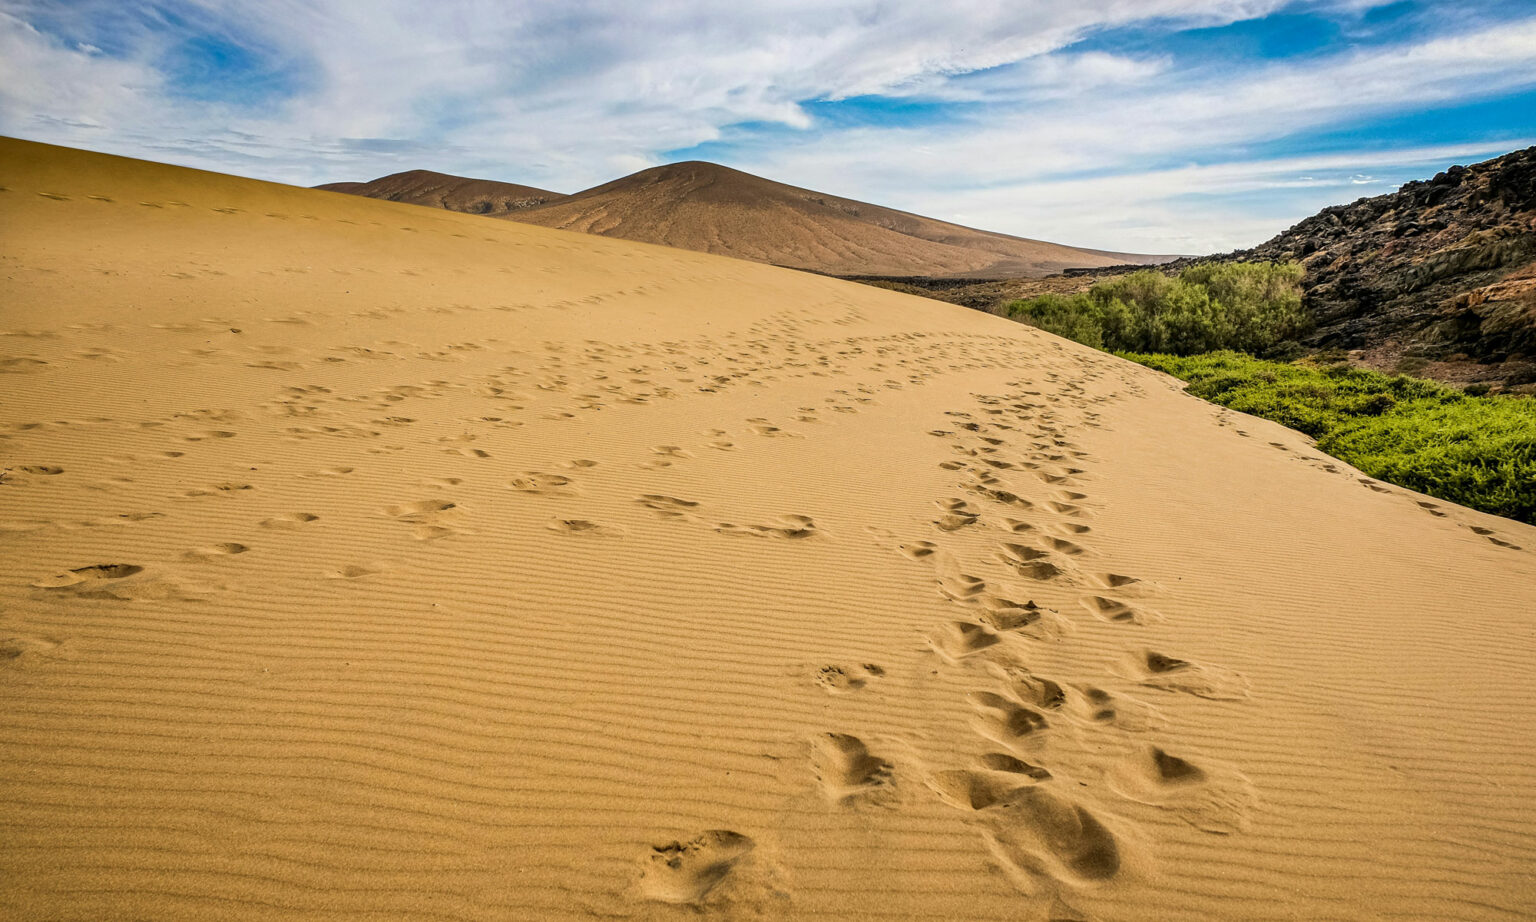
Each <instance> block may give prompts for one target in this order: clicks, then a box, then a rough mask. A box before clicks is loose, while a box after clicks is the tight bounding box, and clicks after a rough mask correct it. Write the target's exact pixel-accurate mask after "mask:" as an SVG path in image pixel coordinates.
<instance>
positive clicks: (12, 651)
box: [0, 635, 59, 666]
mask: <svg viewBox="0 0 1536 922" xmlns="http://www.w3.org/2000/svg"><path fill="white" fill-rule="evenodd" d="M58 647H59V644H58V642H57V641H53V640H48V639H46V638H43V637H21V636H17V635H7V636H4V637H0V666H14V665H19V664H21V663H26V662H29V661H31V660H35V659H47V658H48V657H49V655H50V654H51V653H52V652H53V651H54V650H56V649H58Z"/></svg>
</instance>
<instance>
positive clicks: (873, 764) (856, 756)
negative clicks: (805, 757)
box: [811, 733, 891, 804]
mask: <svg viewBox="0 0 1536 922" xmlns="http://www.w3.org/2000/svg"><path fill="white" fill-rule="evenodd" d="M811 761H812V764H813V766H814V768H815V771H816V779H817V781H819V782H820V783H821V789H822V791H823V793H825V794H826V795H827V799H828V800H831V801H832V802H834V803H838V804H848V803H852V802H853V801H855V800H861V799H863V800H867V799H870V798H872V797H875V796H877V795H879V794H880V793H882V792H883V791H885V790H887V789H888V787H889V785H890V783H891V763H889V762H887V761H886V760H884V759H881V758H878V757H876V756H874V755H871V754H870V752H869V747H867V746H865V745H864V741H863V740H861V739H859V738H858V737H856V736H850V735H848V734H846V733H823V734H821V735H820V736H819V737H817V739H816V742H815V745H814V747H813V751H812V756H811Z"/></svg>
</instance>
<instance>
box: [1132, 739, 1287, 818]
mask: <svg viewBox="0 0 1536 922" xmlns="http://www.w3.org/2000/svg"><path fill="white" fill-rule="evenodd" d="M1108 780H1109V786H1110V788H1111V789H1112V790H1114V791H1115V792H1116V793H1117V794H1120V795H1121V796H1123V797H1127V798H1129V799H1131V800H1134V801H1138V802H1140V803H1145V804H1151V805H1153V806H1159V807H1163V808H1164V809H1167V810H1169V811H1171V812H1172V813H1174V814H1176V815H1177V816H1178V817H1179V818H1180V819H1182V820H1184V821H1185V822H1187V823H1189V824H1190V825H1192V826H1194V827H1195V828H1197V829H1201V830H1203V831H1205V832H1210V833H1215V834H1217V835H1231V834H1233V833H1237V832H1242V831H1244V830H1246V829H1247V828H1248V822H1249V816H1250V814H1251V813H1252V811H1253V807H1254V805H1255V803H1256V801H1257V799H1258V795H1257V793H1256V792H1255V790H1254V786H1253V783H1252V782H1251V781H1249V780H1248V779H1247V778H1246V777H1244V776H1243V775H1242V774H1240V773H1239V772H1237V771H1235V770H1233V769H1230V768H1227V767H1225V766H1220V765H1217V764H1214V763H1207V764H1204V765H1196V764H1195V763H1194V762H1191V761H1189V760H1188V759H1185V758H1183V757H1182V756H1177V755H1174V754H1173V753H1170V752H1168V751H1167V750H1165V749H1162V748H1160V747H1157V746H1147V747H1145V748H1143V749H1141V750H1138V751H1137V752H1136V753H1134V754H1133V755H1131V756H1130V757H1129V758H1127V759H1126V760H1125V761H1123V762H1122V763H1120V764H1119V765H1118V766H1116V767H1115V768H1114V769H1113V770H1111V771H1110V772H1109V774H1108Z"/></svg>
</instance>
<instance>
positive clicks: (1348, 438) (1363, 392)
mask: <svg viewBox="0 0 1536 922" xmlns="http://www.w3.org/2000/svg"><path fill="white" fill-rule="evenodd" d="M1124 357H1125V358H1128V359H1131V360H1132V361H1136V362H1140V363H1141V364H1143V365H1147V366H1149V367H1151V368H1156V369H1159V370H1161V371H1165V372H1167V373H1169V374H1171V375H1173V376H1175V377H1177V378H1182V379H1183V380H1185V381H1187V382H1189V388H1188V389H1189V392H1190V393H1192V394H1194V395H1196V396H1198V397H1203V398H1205V399H1206V400H1209V401H1211V402H1213V403H1219V404H1221V405H1222V406H1226V407H1231V408H1232V409H1234V410H1241V411H1242V412H1244V413H1251V414H1253V415H1254V416H1262V417H1264V418H1265V419H1271V420H1274V421H1275V422H1278V423H1280V424H1282V425H1285V426H1289V427H1291V428H1292V429H1297V430H1299V431H1301V432H1304V433H1306V434H1307V435H1310V436H1312V437H1313V438H1315V439H1316V440H1317V447H1318V448H1319V449H1321V450H1322V451H1325V452H1327V453H1328V454H1330V455H1333V456H1334V457H1336V458H1340V459H1342V460H1343V461H1345V462H1347V463H1349V464H1352V465H1354V466H1355V467H1357V468H1359V469H1360V470H1361V471H1364V472H1365V473H1366V474H1368V475H1370V476H1371V477H1375V478H1378V479H1380V480H1384V481H1387V482H1389V483H1395V484H1398V485H1399V486H1403V487H1407V488H1408V489H1411V490H1417V491H1418V492H1420V493H1427V494H1429V495H1431V496H1438V497H1440V498H1441V499H1444V500H1448V501H1450V502H1453V503H1460V504H1462V505H1463V506H1469V507H1471V508H1473V509H1480V510H1482V511H1484V512H1490V513H1493V514H1494V515H1502V516H1507V517H1509V518H1512V519H1518V520H1520V521H1522V522H1530V523H1532V524H1536V399H1532V398H1528V397H1501V396H1488V397H1484V396H1473V395H1470V394H1466V393H1463V392H1461V391H1458V390H1455V389H1453V388H1448V387H1444V386H1442V385H1439V384H1436V383H1434V382H1432V381H1424V380H1421V379H1418V378H1409V377H1405V376H1403V375H1396V376H1388V375H1383V374H1378V373H1376V372H1373V371H1366V370H1364V369H1359V368H1350V367H1348V366H1343V365H1335V366H1318V365H1315V364H1307V363H1305V362H1298V363H1293V364H1284V363H1280V362H1266V361H1263V360H1261V359H1256V358H1253V357H1252V356H1247V355H1240V354H1238V353H1235V352H1213V353H1211V354H1209V355H1198V356H1190V357H1180V356H1173V355H1144V354H1131V353H1126V354H1124Z"/></svg>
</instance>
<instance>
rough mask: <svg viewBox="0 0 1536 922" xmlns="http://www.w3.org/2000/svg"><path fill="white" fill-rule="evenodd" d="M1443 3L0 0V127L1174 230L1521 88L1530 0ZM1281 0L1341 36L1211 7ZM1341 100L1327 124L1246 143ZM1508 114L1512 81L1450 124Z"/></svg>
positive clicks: (313, 161) (1485, 146) (1257, 7)
mask: <svg viewBox="0 0 1536 922" xmlns="http://www.w3.org/2000/svg"><path fill="white" fill-rule="evenodd" d="M1466 7H1467V8H1466V9H1465V10H1463V11H1462V14H1463V15H1460V16H1458V17H1456V21H1457V22H1460V23H1462V26H1461V29H1462V31H1459V32H1457V31H1454V26H1452V25H1449V24H1446V23H1444V22H1442V21H1441V20H1445V19H1447V18H1446V17H1438V18H1436V17H1432V16H1430V15H1428V14H1429V13H1430V12H1432V10H1431V8H1430V7H1429V6H1428V5H1423V4H1421V5H1417V6H1416V5H1415V4H1411V3H1410V4H1402V3H1392V4H1386V3H1383V2H1373V0H1333V2H1329V0H1301V2H1288V0H1236V2H1234V0H1139V2H1136V3H1126V2H1123V0H1084V2H1079V3H1075V4H1062V3H1056V2H1052V0H1032V2H1031V0H1018V2H1001V0H962V2H956V3H948V4H934V3H928V2H889V0H888V2H873V0H831V2H815V0H767V2H760V3H753V4H735V5H724V4H717V3H707V2H704V0H692V2H689V0H681V2H675V3H666V4H635V3H630V2H618V0H588V2H555V0H546V2H529V3H518V4H495V3H483V2H478V0H451V2H450V0H445V2H441V3H437V4H432V5H423V4H419V3H414V2H408V0H331V2H325V3H310V2H301V0H267V2H264V3H259V4H251V3H241V2H237V0H77V2H73V3H68V4H60V3H56V2H41V0H0V131H3V132H5V133H7V134H13V135H17V136H21V137H28V138H35V139H38V140H45V141H52V142H55V143H63V144H73V145H77V146H84V147H90V148H94V149H101V150H109V151H112V152H115V153H124V154H129V155H135V156H145V157H150V158H152V159H161V160H169V161H172V162H178V163H184V164H187V165H192V166H199V167H203V168H211V169H221V170H225V171H229V172H236V173H243V174H247V175H255V176H260V177H263V178H271V179H278V180H282V181H288V182H296V183H304V184H310V183H316V182H322V181H327V180H332V179H340V178H368V177H371V176H374V175H379V174H382V173H385V172H389V171H391V170H396V169H404V168H408V167H417V166H423V167H429V168H434V169H440V170H446V171H454V172H463V173H468V174H471V175H485V176H491V177H494V178H503V179H507V180H510V181H517V182H526V183H530V184H534V185H540V186H544V187H548V188H557V189H568V190H575V189H578V188H582V187H584V186H587V185H591V184H594V183H597V182H600V181H604V180H607V179H611V178H613V177H614V175H615V174H616V173H617V172H621V171H626V170H631V169H636V168H639V167H642V166H645V165H650V164H654V163H656V162H660V161H662V160H664V159H666V158H668V157H669V156H673V155H674V154H676V155H679V156H683V155H692V154H698V155H701V156H709V157H711V158H713V159H720V160H724V161H726V162H730V163H731V164H732V165H735V166H740V167H742V168H745V169H750V170H753V171H755V172H761V173H764V174H766V175H769V176H772V177H774V178H780V179H783V180H785V181H789V182H795V183H798V184H802V185H810V186H813V187H818V188H822V189H825V190H827V191H831V192H836V193H838V194H843V195H849V196H853V197H860V198H867V199H870V200H874V201H879V202H881V203H884V204H892V205H895V206H897V207H907V208H911V209H913V210H924V211H927V212H928V213H934V214H937V215H939V216H944V217H952V218H958V219H962V220H967V221H970V222H971V223H975V224H979V225H982V226H987V227H992V228H995V229H999V230H1005V231H1008V232H1011V233H1019V234H1024V235H1029V236H1040V237H1047V238H1053V237H1054V238H1061V239H1066V240H1068V241H1069V242H1079V243H1085V244H1090V245H1096V246H1104V247H1113V248H1120V249H1131V248H1138V249H1152V250H1157V251H1162V252H1168V251H1180V252H1184V251H1191V250H1192V249H1196V248H1226V247H1228V246H1231V245H1235V244H1237V243H1243V242H1249V243H1251V242H1256V240H1257V239H1261V238H1262V237H1263V236H1267V235H1268V234H1269V233H1272V232H1274V231H1276V230H1279V229H1280V227H1281V226H1283V225H1284V224H1285V223H1289V220H1290V219H1294V218H1295V217H1299V216H1300V213H1296V214H1292V213H1290V211H1289V209H1295V208H1301V207H1310V206H1311V205H1312V204H1313V203H1314V202H1317V201H1319V200H1320V199H1321V198H1322V197H1323V196H1326V195H1345V194H1346V193H1358V192H1359V191H1362V190H1374V189H1376V188H1377V187H1378V185H1382V184H1384V183H1386V182H1387V181H1389V180H1393V179H1394V178H1396V181H1401V178H1406V177H1401V178H1397V177H1399V174H1398V173H1396V172H1394V171H1393V167H1392V164H1391V163H1390V162H1389V161H1392V160H1393V158H1394V157H1398V158H1399V159H1400V155H1399V154H1396V153H1393V152H1394V151H1402V150H1421V151H1422V149H1424V148H1425V144H1424V142H1423V140H1422V139H1420V138H1417V137H1414V136H1413V132H1412V131H1408V132H1406V133H1405V132H1404V131H1403V130H1401V129H1398V130H1397V131H1396V132H1395V134H1394V135H1393V136H1391V137H1385V138H1382V137H1371V136H1369V133H1368V132H1367V131H1364V130H1363V128H1362V126H1367V125H1368V124H1369V123H1370V122H1371V121H1372V120H1373V119H1380V118H1383V117H1386V116H1388V115H1393V114H1397V115H1402V114H1403V113H1410V114H1411V113H1412V112H1415V111H1422V110H1425V109H1430V108H1435V107H1444V106H1454V105H1460V104H1463V103H1465V102H1467V101H1469V100H1479V99H1497V98H1501V97H1503V96H1510V95H1512V94H1519V93H1521V92H1525V91H1528V90H1531V89H1533V88H1536V17H1533V16H1530V15H1529V12H1528V11H1526V12H1524V13H1522V12H1521V11H1520V10H1519V8H1518V5H1516V6H1515V7H1513V8H1511V7H1510V5H1509V4H1504V3H1500V2H1497V0H1487V2H1476V0H1469V2H1468V3H1467V4H1466ZM1512 10H1513V11H1512ZM1298 17H1301V18H1302V20H1303V24H1306V23H1307V22H1312V21H1315V22H1317V23H1322V24H1332V25H1333V26H1335V27H1336V31H1337V32H1338V33H1339V35H1341V36H1345V38H1341V39H1339V40H1338V41H1337V42H1335V43H1334V44H1333V45H1329V46H1328V47H1326V48H1323V49H1321V50H1319V49H1316V48H1308V49H1307V52H1306V54H1304V55H1298V56H1296V57H1295V59H1294V60H1293V59H1290V58H1288V57H1287V55H1285V54H1283V53H1281V54H1275V53H1271V52H1268V51H1266V52H1265V53H1262V54H1260V53H1252V54H1249V53H1245V52H1243V51H1242V43H1240V42H1236V41H1229V40H1227V38H1226V34H1225V31H1224V30H1227V29H1236V28H1241V29H1246V30H1248V31H1247V32H1245V33H1244V34H1245V35H1251V34H1258V35H1260V36H1262V35H1263V34H1264V29H1265V27H1266V23H1268V22H1270V21H1271V19H1272V18H1273V20H1274V21H1275V22H1280V21H1281V20H1286V21H1293V20H1296V19H1297V18H1298ZM1309 17H1310V19H1309ZM1234 24H1240V25H1236V26H1234ZM1293 25H1294V23H1293ZM1201 42H1205V43H1206V44H1205V45H1201V44H1200V43H1201ZM1215 51H1219V52H1220V53H1211V52H1215ZM1351 129H1362V134H1361V136H1360V137H1359V138H1358V139H1356V140H1357V143H1355V145H1354V147H1355V149H1356V150H1357V151H1358V153H1355V154H1347V155H1346V154H1329V158H1331V159H1327V160H1326V163H1324V160H1323V159H1320V151H1313V153H1314V154H1316V155H1315V156H1312V158H1311V159H1310V160H1308V161H1307V162H1306V163H1305V164H1300V163H1299V164H1298V165H1297V169H1298V170H1300V171H1301V172H1300V173H1298V174H1297V175H1295V176H1291V177H1290V178H1289V179H1286V178H1284V176H1283V175H1282V174H1281V173H1277V172H1275V169H1276V167H1275V165H1276V164H1280V163H1290V162H1291V160H1292V159H1293V158H1291V157H1289V156H1288V155H1291V154H1297V155H1299V154H1303V153H1307V152H1308V145H1309V144H1312V143H1313V140H1312V139H1314V136H1317V135H1319V134H1320V133H1323V132H1334V133H1337V132H1339V131H1346V132H1347V131H1349V130H1351ZM1526 129H1530V130H1526ZM1532 134H1536V117H1533V115H1532V113H1531V112H1530V111H1529V108H1526V109H1524V110H1523V111H1521V110H1518V109H1517V110H1516V111H1513V112H1512V113H1511V117H1510V118H1507V119H1504V120H1503V121H1502V123H1501V124H1494V125H1488V126H1486V127H1485V128H1478V127H1475V126H1474V127H1473V128H1471V129H1469V132H1468V136H1467V137H1465V138H1464V139H1463V140H1464V141H1465V143H1463V144H1461V145H1460V146H1459V147H1457V148H1456V149H1458V150H1477V151H1479V152H1487V153H1497V152H1498V146H1499V145H1498V143H1497V142H1498V141H1500V140H1505V141H1507V140H1509V139H1511V138H1513V137H1515V136H1529V135H1532ZM1334 146H1335V147H1337V144H1336V143H1335V145H1334ZM1276 148H1278V149H1276ZM677 152H683V153H681V154H678V153H677ZM1415 156H1418V155H1415ZM1303 159H1306V158H1303ZM1433 159H1434V158H1432V157H1431V158H1429V159H1428V160H1424V159H1421V160H1419V161H1417V162H1415V163H1414V164H1413V166H1425V165H1428V164H1430V162H1431V161H1433ZM1303 175H1305V176H1313V177H1325V178H1323V179H1317V178H1314V179H1310V180H1308V179H1303V178H1302V176H1303ZM1241 176H1246V177H1248V179H1247V180H1239V179H1237V178H1235V177H1241ZM1189 177H1199V178H1200V181H1202V182H1204V185H1203V186H1202V187H1200V188H1198V189H1197V188H1195V187H1194V185H1193V183H1194V180H1192V179H1190V180H1189V181H1188V182H1186V179H1188V178H1189ZM1359 177H1366V178H1369V177H1377V178H1380V179H1381V183H1372V184H1366V185H1357V184H1356V179H1357V178H1359ZM1298 190H1311V193H1312V194H1311V196H1310V197H1308V196H1307V195H1302V194H1299V193H1298ZM1196 199H1198V200H1196ZM1323 203H1326V202H1325V201H1324V202H1323Z"/></svg>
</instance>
